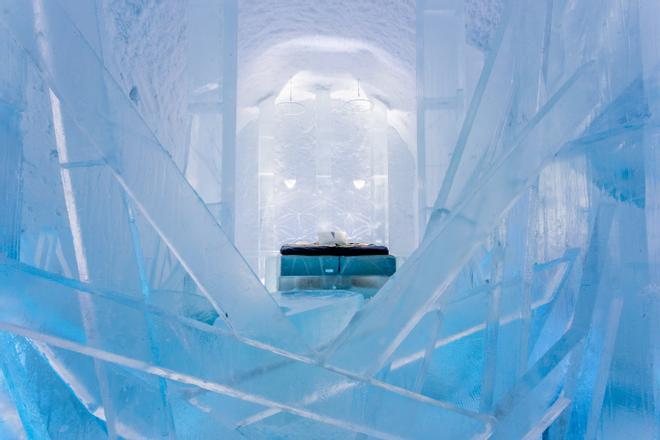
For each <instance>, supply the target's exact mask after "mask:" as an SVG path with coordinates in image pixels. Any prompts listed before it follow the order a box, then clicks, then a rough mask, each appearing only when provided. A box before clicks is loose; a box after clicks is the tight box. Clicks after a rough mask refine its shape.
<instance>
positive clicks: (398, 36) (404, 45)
mask: <svg viewBox="0 0 660 440" xmlns="http://www.w3.org/2000/svg"><path fill="white" fill-rule="evenodd" d="M239 23H240V24H239V35H238V51H239V52H238V53H239V75H238V76H239V93H238V96H239V97H240V106H241V107H249V106H253V105H256V104H258V103H259V102H260V101H261V100H264V99H268V98H270V97H274V96H276V95H277V94H278V93H279V92H280V91H281V89H282V88H283V87H284V86H285V85H286V83H287V81H288V80H289V79H290V78H291V77H293V76H294V75H296V74H297V73H299V72H312V73H314V74H316V75H318V76H319V77H321V76H322V77H325V78H332V77H333V76H336V77H346V76H350V77H353V78H359V79H360V80H361V86H362V88H363V89H364V91H365V92H366V93H368V94H369V95H370V96H372V97H374V98H376V99H379V100H381V101H382V102H383V103H385V104H386V105H387V106H388V107H389V108H390V109H397V110H401V111H404V112H412V111H413V109H414V102H415V2H414V1H413V0H389V1H383V0H365V1H359V2H356V1H353V0H336V1H327V2H310V1H306V0H290V1H286V2H282V1H281V0H242V1H241V2H240V16H239ZM300 86H301V87H302V85H300ZM305 86H306V87H313V85H312V84H306V85H305ZM316 86H320V87H323V86H324V84H317V85H316ZM326 86H330V87H331V86H332V84H330V83H329V84H326Z"/></svg>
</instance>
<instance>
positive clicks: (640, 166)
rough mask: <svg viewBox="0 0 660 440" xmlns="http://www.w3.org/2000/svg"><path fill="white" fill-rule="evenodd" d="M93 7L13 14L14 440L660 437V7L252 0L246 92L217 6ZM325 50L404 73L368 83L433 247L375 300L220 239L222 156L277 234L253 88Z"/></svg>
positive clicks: (4, 179) (8, 172) (5, 257)
mask: <svg viewBox="0 0 660 440" xmlns="http://www.w3.org/2000/svg"><path fill="white" fill-rule="evenodd" d="M232 5H236V3H232V4H231V5H230V6H232ZM260 5H261V6H260ZM77 6H80V5H79V4H77V2H72V1H65V0H52V1H45V0H34V1H30V2H13V1H9V0H6V1H5V0H0V35H2V37H1V38H0V56H1V57H2V59H3V62H4V64H3V68H2V69H0V116H1V118H0V142H1V143H0V204H1V206H2V207H1V209H0V304H2V307H0V345H2V347H1V350H0V369H1V370H0V372H1V374H0V409H2V411H1V414H0V436H2V437H3V438H36V439H41V438H105V437H107V438H113V439H114V438H163V437H165V438H309V437H310V436H311V437H315V438H383V439H390V438H438V437H440V438H452V439H454V438H475V437H477V438H507V439H508V438H532V439H534V438H549V439H555V438H556V439H563V438H576V439H577V438H622V437H631V438H655V437H658V436H659V435H660V425H659V424H658V420H660V413H659V408H660V403H659V399H660V381H659V380H660V379H659V378H660V376H659V371H660V369H659V366H660V346H659V344H658V341H657V336H656V335H657V334H658V333H660V332H659V330H660V328H658V322H660V310H659V307H660V306H659V303H658V299H659V292H660V290H659V289H660V287H659V286H660V279H659V278H658V277H659V274H660V238H659V237H660V233H659V226H658V225H659V224H660V183H658V182H659V175H658V173H659V172H660V157H659V153H658V152H659V151H660V119H659V116H658V115H659V112H660V45H659V42H660V35H658V30H657V26H656V23H655V21H656V18H657V17H658V16H660V6H659V5H658V4H657V2H655V1H652V0H630V1H614V0H612V1H609V0H608V1H598V2H595V1H593V2H592V1H584V2H570V1H561V0H550V1H547V2H524V1H517V0H509V1H502V2H494V1H483V2H480V1H466V2H462V1H460V0H454V1H441V0H427V1H424V2H418V3H417V4H416V11H415V10H414V9H413V8H412V5H411V4H409V3H401V2H395V3H393V4H389V3H382V2H369V1H365V2H340V1H337V2H330V3H324V4H323V5H319V6H318V7H315V6H310V4H309V3H308V2H305V4H304V5H303V4H297V3H294V2H292V3H290V4H287V5H284V6H285V7H282V8H279V9H278V5H277V4H270V3H263V4H261V3H260V4H257V3H249V2H245V3H242V5H241V8H243V9H241V11H242V12H241V14H248V15H246V17H248V18H246V20H247V21H246V23H252V24H251V27H253V28H254V27H257V26H258V24H259V23H263V28H264V33H263V34H259V36H260V38H256V37H255V38H254V39H251V38H246V39H245V40H244V41H245V42H246V46H243V48H244V49H243V50H244V51H245V52H244V53H245V55H246V57H247V56H248V55H249V57H250V59H251V60H252V61H250V62H247V61H246V64H244V65H242V69H243V70H241V67H240V66H241V65H240V63H239V68H238V72H239V78H238V84H237V86H236V89H235V90H227V87H229V86H227V84H231V83H233V82H232V81H229V82H227V81H224V79H226V76H227V75H228V74H229V75H231V69H229V68H228V66H227V65H226V62H227V57H228V56H231V53H228V52H227V51H226V49H227V47H228V46H227V45H226V44H224V43H226V41H225V38H228V37H232V36H231V35H227V33H228V31H227V29H231V27H232V26H233V25H236V23H234V22H232V23H228V22H226V20H230V18H227V16H226V15H225V14H226V12H227V9H224V7H223V8H221V7H220V6H225V3H217V2H211V1H208V2H200V1H191V2H189V3H176V4H174V3H167V2H151V1H146V0H145V1H140V2H123V1H112V2H110V1H104V2H91V3H89V4H85V5H84V7H83V6H80V7H77ZM280 6H281V5H280ZM261 7H262V8H263V10H260V8H261ZM299 9H300V10H301V13H300V17H296V15H295V13H296V11H298V10H299ZM205 11H208V14H206V15H205V14H203V12H205ZM342 11H343V14H345V15H347V16H349V17H350V19H347V23H348V24H349V25H347V26H346V29H348V30H347V31H346V30H345V32H344V34H342V31H339V30H338V31H337V34H338V35H339V34H341V35H342V37H343V38H344V37H345V39H343V40H342V39H335V37H334V36H333V35H334V32H335V31H334V29H335V28H336V27H339V26H340V24H341V21H342ZM230 12H231V11H230ZM381 12H382V13H381ZM379 13H381V14H380V17H381V18H380V19H379V20H374V22H373V23H368V24H367V23H365V25H364V26H363V27H361V26H360V24H361V23H362V22H363V21H364V20H365V19H367V18H368V17H372V16H376V15H378V14H379ZM412 13H415V14H416V16H417V22H416V31H417V32H416V33H415V32H413V30H412V29H410V28H409V27H410V26H412V25H413V23H412V21H411V20H409V19H408V18H406V17H410V15H411V14H412ZM274 16H275V18H277V20H274V19H273V17H274ZM217 17H221V18H222V20H220V19H218V20H215V19H214V18H217ZM260 17H261V18H260ZM324 19H325V21H324ZM260 20H263V22H260ZM218 21H222V24H218ZM390 21H391V22H392V26H391V28H389V31H391V32H386V31H385V29H383V28H386V27H387V24H388V23H390ZM310 23H313V24H310ZM195 25H197V26H198V27H197V28H195V29H194V30H193V29H191V27H194V26H195ZM440 25H442V26H440ZM218 26H220V27H218ZM227 26H229V28H228V27H227ZM269 26H270V27H269ZM207 29H208V30H209V35H214V36H215V37H214V38H215V40H213V39H211V40H213V41H210V42H209V41H206V40H205V39H204V38H203V36H204V30H207ZM238 29H240V22H239V23H238ZM268 29H275V30H274V31H273V35H270V34H269V32H266V30H268ZM278 29H279V30H278ZM450 31H451V32H450ZM238 32H240V31H237V34H238ZM362 32H364V33H367V34H369V35H370V37H368V38H367V37H363V33H362ZM305 35H307V37H306V36H305ZM309 35H312V38H308V36H309ZM397 35H399V36H401V38H399V39H397V38H396V36H397ZM234 37H237V38H238V41H239V42H240V41H241V38H239V35H234ZM261 37H263V38H261ZM301 37H303V38H302V40H301V39H300V38H301ZM439 37H443V38H439ZM444 37H447V38H444ZM271 38H272V39H271ZM411 38H416V57H413V56H412V54H411V53H410V52H407V50H410V48H411V46H410V45H409V44H408V43H410V42H411ZM218 39H220V40H221V41H220V43H218ZM349 40H350V41H349ZM269 41H270V42H269ZM388 41H391V42H393V44H392V45H391V48H389V49H388V48H387V47H386V46H387V45H386V44H385V43H387V42H388ZM195 42H201V43H208V44H209V46H208V47H206V46H204V47H202V46H199V45H198V44H197V43H195ZM310 42H311V43H314V44H312V45H311V47H313V49H312V50H310V46H308V45H307V43H310ZM337 42H343V43H347V45H346V46H341V45H339V46H337V45H336V43H337ZM216 43H218V44H216ZM329 43H332V44H329ZM343 43H342V44H343ZM348 43H350V44H348ZM333 44H334V45H333ZM229 46H231V45H229ZM319 47H321V49H319ZM342 48H343V49H348V52H349V54H348V55H346V54H341V50H342ZM215 49H217V51H214V50H215ZM390 49H391V51H389V52H388V50H390ZM329 52H336V53H335V54H334V55H332V54H331V53H329ZM207 53H208V54H210V55H209V56H208V57H205V54H207ZM356 53H357V54H358V55H356ZM239 54H240V52H239ZM262 55H263V57H262ZM308 55H309V56H310V59H311V60H312V61H314V60H316V61H314V62H317V61H320V60H323V59H326V61H327V62H330V61H333V60H335V61H337V63H338V64H337V65H336V66H333V67H332V68H330V69H328V72H330V73H331V74H336V73H337V72H336V71H334V70H333V69H337V71H338V70H346V69H348V70H350V69H352V68H354V72H353V73H355V74H356V75H357V74H359V73H361V72H362V73H364V72H366V71H368V70H369V64H370V63H372V66H371V67H372V69H374V70H376V69H375V68H374V66H376V67H380V68H382V67H383V66H387V67H390V68H391V69H392V72H378V74H373V76H372V77H371V78H368V77H365V81H366V86H365V91H366V94H367V95H368V96H375V95H378V96H379V99H380V100H381V103H382V105H385V104H388V105H389V108H388V109H387V110H388V113H387V117H386V118H385V117H384V119H386V120H387V126H386V127H387V133H388V141H387V144H386V147H387V148H386V149H385V148H384V149H383V150H387V151H388V152H389V153H391V152H392V151H394V150H396V151H398V156H397V155H393V156H388V162H387V167H388V177H393V176H394V179H395V181H396V182H409V181H410V180H409V179H411V180H412V181H413V182H417V188H415V189H416V190H417V196H418V203H419V207H418V208H419V210H420V217H419V218H420V219H422V220H423V221H421V222H419V223H420V225H419V229H420V232H422V231H423V235H422V236H421V237H420V240H421V243H420V245H419V247H418V248H416V250H414V252H413V253H412V255H411V256H410V258H409V259H408V260H407V261H406V263H405V264H404V265H403V266H402V267H401V268H400V269H399V270H398V272H397V274H396V275H395V276H394V277H392V278H391V280H390V281H389V282H388V283H387V284H386V285H385V286H384V287H383V289H382V290H381V291H380V292H379V293H378V294H377V295H376V296H375V297H374V298H373V299H371V300H368V301H365V300H363V299H362V298H359V297H358V296H355V294H353V293H346V292H335V293H334V294H332V295H319V294H318V293H312V292H309V293H308V294H302V295H297V296H295V297H286V298H285V297H282V296H281V295H274V296H271V295H270V294H269V293H268V292H267V291H266V289H265V288H264V286H263V285H262V284H261V283H260V282H259V280H258V278H257V277H256V275H255V273H254V270H253V266H252V267H251V266H250V264H248V261H246V257H248V256H247V254H241V253H240V252H239V251H238V249H237V248H236V247H235V246H234V244H233V237H232V234H228V233H227V230H226V227H227V224H226V223H225V222H224V220H225V219H226V214H227V212H228V211H227V209H226V208H227V207H226V206H223V204H226V203H227V199H226V196H227V195H228V194H229V195H231V194H232V193H231V191H229V190H227V189H226V188H225V187H224V186H223V185H226V183H227V182H226V176H227V174H226V172H225V171H226V170H227V169H228V168H227V167H228V165H227V161H226V159H227V157H229V158H234V159H235V160H236V162H235V165H236V169H234V170H232V169H231V167H230V169H229V172H230V173H231V172H236V171H238V172H237V174H236V182H241V183H242V184H243V185H244V186H245V188H246V192H245V193H238V192H237V193H235V194H234V195H235V196H236V195H237V196H238V197H237V200H236V203H235V207H234V208H235V211H234V213H235V214H236V216H235V222H236V225H237V228H236V231H237V232H238V233H237V234H236V238H238V239H239V241H240V240H245V236H243V238H241V229H240V228H241V227H242V225H243V224H245V225H255V224H257V223H256V222H255V220H254V218H253V217H252V216H250V215H247V214H248V213H255V212H256V214H257V215H258V209H256V208H255V207H254V206H253V205H250V203H248V202H249V200H251V199H250V198H249V197H244V198H245V200H241V198H242V195H243V194H255V193H257V194H258V190H256V188H258V186H257V184H258V182H257V181H256V180H251V179H250V178H249V176H250V173H255V172H258V162H256V161H255V160H254V159H255V157H253V156H251V155H250V154H252V153H254V151H258V150H255V149H254V147H255V145H257V146H258V143H259V140H258V136H259V135H260V134H263V133H264V132H263V131H261V130H260V127H259V122H258V121H259V118H258V116H259V114H258V113H257V112H255V109H254V108H253V107H255V106H256V107H258V106H259V102H258V101H259V98H260V97H259V96H258V94H256V95H251V93H255V92H245V90H246V89H249V86H250V84H251V83H250V81H254V82H253V84H255V90H260V91H266V92H268V91H269V90H275V91H277V90H282V89H283V88H284V87H285V83H286V80H287V78H290V77H291V74H292V73H295V71H298V70H301V66H302V65H303V64H304V63H303V60H304V59H305V57H306V56H308ZM279 56H281V57H283V58H282V59H284V60H286V61H287V63H290V64H286V63H285V64H286V65H280V64H266V66H269V65H270V66H275V67H277V66H279V67H277V68H276V69H275V70H274V73H273V75H274V77H273V78H271V81H270V82H269V80H268V70H267V69H262V70H261V71H259V70H258V64H259V62H265V61H272V62H276V61H277V60H278V59H279V58H278V57H279ZM326 57H327V58H326ZM413 60H415V61H414V63H416V66H415V68H414V69H413ZM353 63H355V64H356V65H355V66H353ZM320 64H321V63H320V62H319V64H318V65H320ZM189 67H192V68H193V70H192V71H186V68H189ZM262 67H263V66H262ZM292 70H294V72H291V71H292ZM415 71H416V72H417V81H418V82H417V89H416V90H417V94H418V95H417V100H416V102H414V100H410V99H408V98H406V97H407V96H410V94H411V93H413V92H414V82H411V81H410V79H411V76H410V74H411V72H412V74H414V72H415ZM228 72H229V73H228ZM399 80H401V81H399ZM396 84H399V85H398V86H396V87H395V85H396ZM388 86H392V87H395V88H396V90H394V89H393V91H392V95H391V97H392V100H391V101H387V97H388V96H389V95H388V94H387V87H388ZM237 91H238V95H237V96H238V102H237V103H236V105H237V107H238V109H237V110H236V112H237V113H236V115H237V118H238V119H237V123H236V128H237V134H238V137H237V143H236V145H233V147H234V148H235V147H236V146H237V145H240V146H244V145H248V146H250V148H251V150H249V151H250V152H252V153H250V154H247V155H243V153H242V152H241V149H240V148H238V149H233V150H228V149H227V148H225V147H227V142H230V141H231V137H229V138H228V137H226V136H225V135H223V133H222V131H219V130H218V124H223V123H224V122H223V119H225V118H223V114H225V113H226V112H227V111H231V108H229V109H228V107H227V105H226V104H227V99H226V98H227V97H230V98H231V96H233V95H235V94H236V92H237ZM243 99H244V100H243ZM264 99H265V100H268V99H270V98H264ZM415 110H416V112H415ZM383 111H384V110H383ZM406 113H409V114H406ZM413 113H414V114H416V116H417V118H418V119H417V124H416V126H417V133H416V139H417V145H416V148H414V146H413V148H410V147H411V143H414V141H411V138H412V139H415V136H412V137H411V135H410V132H408V133H406V129H405V128H406V127H408V128H410V127H411V126H415V124H414V123H412V124H411V122H410V121H411V120H413V119H411V115H412V114H413ZM402 115H403V116H402ZM420 118H421V119H420ZM289 128H291V127H289ZM420 128H422V129H423V130H422V132H420V131H419V130H420ZM413 131H414V130H413ZM392 132H395V133H392ZM225 134H226V133H225ZM235 134H236V133H235ZM336 134H337V133H333V135H336ZM381 134H384V131H383V133H381ZM324 139H326V140H327V139H328V138H324ZM379 145H380V147H383V145H382V143H381V144H379ZM218 150H219V151H218ZM383 150H380V151H383ZM357 151H358V152H359V150H357ZM403 152H405V154H404V153H403ZM412 152H414V153H415V157H414V159H416V160H417V169H416V170H411V169H410V168H409V167H410V162H408V163H401V164H398V163H397V162H396V161H392V160H390V159H391V158H392V157H408V158H410V155H411V154H412ZM356 154H357V153H356ZM288 159H289V157H287V156H286V155H284V156H282V160H288ZM420 159H421V160H420ZM193 162H194V165H193ZM247 162H249V163H247ZM243 166H245V167H246V168H249V170H250V171H249V172H247V171H246V172H245V173H242V172H241V171H240V170H241V169H242V167H243ZM289 168H290V165H288V164H285V165H284V166H283V170H284V171H287V170H288V169H289ZM406 170H408V171H406ZM413 172H414V173H413ZM434 173H435V174H434ZM410 174H413V175H412V176H411V175H410ZM223 176H224V177H225V181H224V183H223ZM217 185H220V189H219V190H218V187H217ZM232 185H233V183H232ZM237 188H238V186H237ZM230 189H231V188H230ZM401 194H403V193H397V195H396V196H393V195H392V193H391V192H390V193H389V195H388V199H389V200H390V201H397V200H398V203H401V205H399V206H410V205H406V203H408V202H407V201H406V200H407V199H405V198H402V196H401ZM420 194H423V195H424V197H423V198H422V197H421V196H420ZM397 197H399V198H397ZM402 200H403V201H402ZM218 204H220V205H218ZM392 205H394V202H391V203H390V206H392ZM255 206H258V205H255ZM215 208H218V209H217V210H216V209H215ZM427 217H428V222H426V221H425V220H426V218H427ZM389 218H391V217H389ZM391 224H392V223H390V225H391ZM397 224H398V225H408V228H409V229H405V228H403V227H401V229H399V230H398V231H397V232H398V233H399V234H406V235H407V236H414V235H415V227H414V225H413V226H412V227H411V226H410V223H406V222H404V221H400V222H399V223H397ZM243 231H244V232H246V231H247V233H249V231H250V228H249V227H246V228H245V229H243Z"/></svg>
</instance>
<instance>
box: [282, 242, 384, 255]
mask: <svg viewBox="0 0 660 440" xmlns="http://www.w3.org/2000/svg"><path fill="white" fill-rule="evenodd" d="M280 254H282V255H305V256H321V255H331V256H336V257H357V256H362V255H389V254H390V252H389V249H387V246H378V245H375V244H366V243H348V244H344V245H333V246H323V245H318V244H300V243H292V244H285V245H283V246H282V247H281V248H280Z"/></svg>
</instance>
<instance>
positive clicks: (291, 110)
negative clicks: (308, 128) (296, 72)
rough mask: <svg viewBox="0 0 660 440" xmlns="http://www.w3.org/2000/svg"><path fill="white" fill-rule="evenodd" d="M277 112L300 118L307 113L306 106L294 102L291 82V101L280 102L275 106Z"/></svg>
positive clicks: (290, 83)
mask: <svg viewBox="0 0 660 440" xmlns="http://www.w3.org/2000/svg"><path fill="white" fill-rule="evenodd" d="M275 105H276V106H277V110H278V111H279V112H280V113H281V114H283V115H285V116H298V115H302V114H303V113H305V106H304V105H303V104H302V103H300V102H297V101H294V100H293V82H292V81H291V80H289V100H288V101H280V102H278V103H276V104H275Z"/></svg>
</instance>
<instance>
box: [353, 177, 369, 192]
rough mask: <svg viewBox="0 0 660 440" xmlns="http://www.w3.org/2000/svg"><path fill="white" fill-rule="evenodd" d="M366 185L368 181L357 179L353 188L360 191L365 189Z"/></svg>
mask: <svg viewBox="0 0 660 440" xmlns="http://www.w3.org/2000/svg"><path fill="white" fill-rule="evenodd" d="M366 184H367V181H366V180H364V179H355V180H353V186H354V187H355V189H358V190H360V189H362V188H364V185H366Z"/></svg>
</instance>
